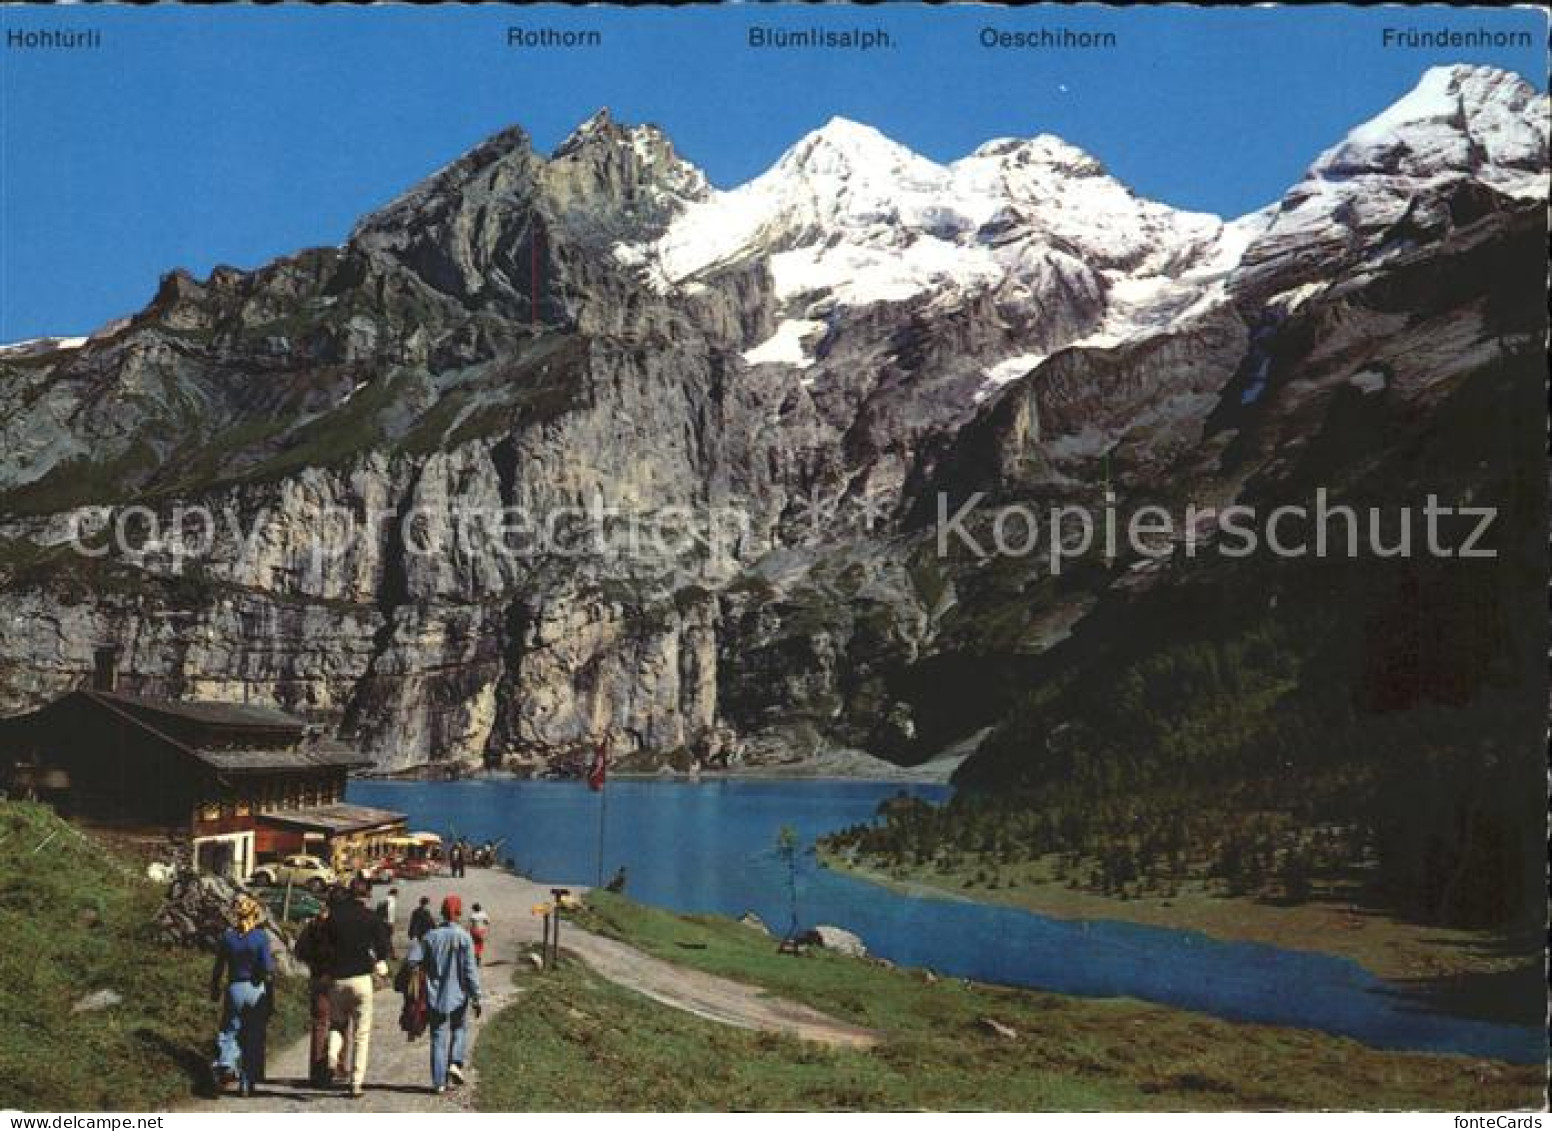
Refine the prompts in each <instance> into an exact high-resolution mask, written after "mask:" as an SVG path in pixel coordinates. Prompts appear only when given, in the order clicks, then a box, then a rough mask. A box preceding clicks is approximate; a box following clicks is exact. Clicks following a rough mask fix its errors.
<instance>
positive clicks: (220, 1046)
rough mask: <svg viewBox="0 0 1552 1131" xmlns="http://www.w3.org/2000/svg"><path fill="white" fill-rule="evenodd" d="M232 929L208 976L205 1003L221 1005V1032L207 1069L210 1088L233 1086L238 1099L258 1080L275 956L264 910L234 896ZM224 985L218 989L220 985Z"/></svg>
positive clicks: (253, 901)
mask: <svg viewBox="0 0 1552 1131" xmlns="http://www.w3.org/2000/svg"><path fill="white" fill-rule="evenodd" d="M234 910H235V912H236V919H237V926H235V927H228V928H227V929H226V930H225V931H224V932H223V933H222V935H221V939H220V941H219V942H218V944H217V946H216V962H215V968H214V969H213V970H211V972H210V1000H211V1001H220V1002H223V1003H224V1004H223V1008H222V1010H221V1030H220V1032H219V1033H217V1034H216V1059H215V1063H214V1064H213V1065H211V1072H212V1075H213V1076H214V1078H215V1083H216V1087H217V1088H218V1089H225V1088H226V1087H228V1086H230V1085H231V1084H232V1083H233V1082H235V1083H236V1084H237V1085H238V1089H239V1091H240V1093H241V1094H242V1095H244V1096H251V1095H252V1094H253V1086H254V1084H256V1083H259V1082H261V1081H262V1080H263V1079H264V1067H265V1066H264V1059H265V1038H266V1036H267V1030H268V1028H269V1016H270V1012H271V1010H272V1007H273V1001H274V994H275V956H274V954H273V953H272V951H271V950H270V945H269V932H267V931H266V930H265V929H264V927H263V925H262V924H263V922H264V909H263V908H262V907H261V906H260V905H259V902H258V900H256V899H254V898H253V897H252V896H247V895H244V896H239V897H238V899H237V903H236V906H235V908H234ZM223 980H224V981H225V986H224V988H223V985H222V982H223Z"/></svg>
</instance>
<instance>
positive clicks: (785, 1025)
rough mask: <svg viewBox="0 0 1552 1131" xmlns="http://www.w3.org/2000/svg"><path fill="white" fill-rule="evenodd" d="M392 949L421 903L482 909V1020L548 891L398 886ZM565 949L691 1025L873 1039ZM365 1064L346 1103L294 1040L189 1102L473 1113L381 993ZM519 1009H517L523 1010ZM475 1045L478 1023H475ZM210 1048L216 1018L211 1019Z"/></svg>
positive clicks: (503, 877)
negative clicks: (446, 900)
mask: <svg viewBox="0 0 1552 1131" xmlns="http://www.w3.org/2000/svg"><path fill="white" fill-rule="evenodd" d="M399 892H400V895H399V923H398V927H397V929H398V946H399V950H400V953H401V954H402V953H403V951H404V948H405V946H406V945H407V943H406V940H405V938H404V934H403V931H404V925H405V924H406V923H407V922H408V921H409V915H410V911H411V910H412V909H413V908H414V906H415V904H416V903H417V902H418V901H419V899H420V897H421V896H423V895H425V896H429V897H430V898H431V902H432V906H433V908H435V907H436V906H437V905H438V904H440V903H441V901H442V897H443V896H445V895H448V894H450V893H454V892H456V893H457V894H458V895H460V896H462V897H463V904H464V909H465V912H466V913H467V910H468V908H469V907H470V906H471V905H472V904H475V903H479V904H481V905H482V906H483V907H484V908H485V910H486V911H487V912H489V914H490V917H491V924H492V929H491V941H490V944H489V948H488V950H487V953H486V959H485V967H484V969H483V970H482V971H481V973H482V982H483V989H484V995H483V996H484V1002H485V1019H487V1020H488V1019H489V1018H491V1017H493V1016H495V1014H496V1013H497V1012H499V1011H500V1010H501V1009H502V1008H504V1007H506V1006H508V1005H510V1004H512V1003H513V1002H514V1001H515V1000H516V999H517V998H518V997H520V996H521V994H522V991H521V990H520V989H519V988H518V987H517V986H515V985H514V984H513V982H512V973H513V964H514V963H515V962H517V961H518V958H519V956H520V954H521V953H522V951H523V950H524V949H525V948H526V947H527V944H529V943H531V942H537V941H538V939H539V934H540V920H539V919H537V918H536V917H534V915H533V914H532V913H531V911H530V909H531V908H532V907H533V905H534V904H536V903H541V902H544V901H545V900H547V899H548V898H549V888H548V887H546V886H544V885H542V884H536V883H533V882H532V881H529V880H524V879H520V878H518V877H516V876H513V875H510V874H508V873H505V872H498V871H493V870H486V869H478V868H476V869H471V870H470V872H469V874H468V875H467V876H466V877H465V878H463V879H461V880H449V879H437V880H425V881H419V882H405V883H401V884H400V885H399ZM561 945H562V947H564V948H565V949H566V950H569V951H572V952H574V953H576V954H577V955H579V956H580V957H581V958H582V959H583V960H584V961H586V962H587V963H588V965H589V966H591V967H592V968H593V969H595V970H597V971H598V973H599V974H601V975H602V976H603V977H605V978H608V979H609V980H610V981H611V982H615V983H616V984H618V985H621V986H625V987H627V988H628V989H632V990H635V991H636V992H638V993H641V994H643V995H645V996H646V997H650V998H652V999H653V1000H654V1001H657V1002H661V1003H662V1004H664V1005H668V1006H672V1007H673V1008H675V1009H682V1010H684V1011H685V1012H687V1013H692V1014H694V1015H696V1016H697V1017H704V1018H707V1019H708V1020H712V1021H718V1022H721V1023H722V1024H725V1025H733V1026H737V1027H738V1028H742V1029H760V1030H765V1031H768V1032H773V1033H785V1034H788V1035H791V1036H795V1037H800V1038H802V1039H804V1040H810V1041H817V1042H821V1043H824V1044H831V1045H840V1046H846V1047H851V1048H867V1047H870V1046H872V1045H873V1044H875V1043H877V1041H878V1035H877V1034H876V1033H872V1032H870V1031H868V1030H866V1029H861V1028H858V1027H856V1026H854V1025H847V1024H845V1023H843V1022H840V1021H837V1020H835V1019H834V1018H832V1017H828V1016H826V1015H825V1014H823V1013H820V1012H819V1011H818V1010H815V1009H810V1008H809V1007H807V1006H804V1005H799V1004H797V1003H795V1002H790V1001H784V1000H782V999H780V998H775V997H769V996H767V995H766V994H765V993H764V992H763V991H761V990H759V989H756V988H754V987H751V986H746V985H744V984H742V983H740V982H735V981H732V980H730V979H727V978H720V977H717V976H716V975H712V974H705V973H701V972H699V971H696V970H690V969H687V968H685V967H682V966H676V965H674V964H673V963H670V962H664V961H662V960H661V959H657V958H653V957H651V956H650V955H647V954H643V953H642V952H641V951H639V950H636V949H635V948H634V947H631V946H627V945H626V944H624V943H621V942H617V941H615V940H613V939H606V938H602V937H600V936H598V935H593V934H589V933H588V932H586V931H582V930H580V929H577V928H575V927H571V926H570V925H569V924H568V925H567V929H566V930H565V932H564V933H563V935H562V938H561ZM374 1006H375V1008H374V1013H373V1024H372V1050H371V1061H370V1066H369V1068H368V1071H367V1079H366V1095H364V1096H363V1097H361V1098H360V1099H354V1100H353V1099H351V1098H350V1097H349V1096H348V1095H346V1094H345V1093H344V1092H343V1091H338V1090H330V1089H321V1088H314V1087H313V1086H312V1085H310V1084H308V1083H307V1041H306V1040H305V1039H304V1040H301V1041H297V1042H295V1043H293V1044H291V1045H290V1046H288V1047H286V1048H283V1049H272V1050H271V1053H270V1064H269V1075H270V1080H269V1082H268V1083H266V1084H264V1085H262V1086H261V1087H260V1088H258V1089H257V1091H256V1092H255V1094H254V1096H253V1097H252V1098H251V1099H239V1098H236V1097H235V1096H226V1097H223V1098H221V1099H202V1100H198V1101H195V1102H194V1103H192V1104H190V1105H189V1106H188V1107H187V1108H186V1109H185V1110H190V1111H217V1110H221V1111H276V1112H289V1111H317V1112H328V1111H459V1110H465V1111H467V1110H471V1101H472V1098H473V1084H474V1073H473V1072H472V1071H471V1072H470V1073H469V1084H468V1086H466V1087H463V1088H459V1089H452V1090H450V1091H448V1092H447V1093H446V1094H445V1095H441V1096H438V1095H435V1094H434V1093H433V1092H432V1091H431V1067H430V1052H429V1048H428V1045H427V1042H426V1039H425V1038H424V1037H422V1038H421V1039H420V1040H418V1041H415V1042H413V1043H411V1042H410V1041H407V1040H406V1039H405V1037H404V1034H403V1033H402V1032H401V1031H400V1029H399V995H398V994H396V993H394V992H393V991H392V990H383V991H381V992H379V993H378V995H377V1000H376V1002H375V1003H374ZM518 1008H521V1006H519V1007H518ZM473 1025H474V1032H473V1037H474V1040H475V1041H476V1042H478V1040H479V1035H480V1029H481V1027H482V1025H483V1022H480V1021H476V1022H473ZM211 1032H212V1040H213V1039H214V1020H213V1019H212V1029H211Z"/></svg>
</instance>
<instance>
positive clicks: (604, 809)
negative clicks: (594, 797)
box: [596, 779, 609, 887]
mask: <svg viewBox="0 0 1552 1131" xmlns="http://www.w3.org/2000/svg"><path fill="white" fill-rule="evenodd" d="M608 814H609V782H608V780H607V779H606V780H605V781H604V784H603V787H602V788H601V789H599V791H598V883H597V885H596V886H597V887H603V886H604V823H605V820H606V819H607V817H608Z"/></svg>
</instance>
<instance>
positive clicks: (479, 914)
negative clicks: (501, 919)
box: [469, 903, 490, 966]
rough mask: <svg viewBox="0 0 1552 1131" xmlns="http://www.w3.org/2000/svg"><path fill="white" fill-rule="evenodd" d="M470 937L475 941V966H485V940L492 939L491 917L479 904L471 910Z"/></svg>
mask: <svg viewBox="0 0 1552 1131" xmlns="http://www.w3.org/2000/svg"><path fill="white" fill-rule="evenodd" d="M469 937H470V938H472V939H473V940H474V964H475V965H476V966H483V965H485V940H486V939H488V938H490V915H489V914H488V913H487V912H486V911H485V910H484V909H483V908H482V907H481V906H480V905H479V904H478V903H476V904H475V905H474V906H473V907H471V908H470V909H469Z"/></svg>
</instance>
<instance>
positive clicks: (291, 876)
mask: <svg viewBox="0 0 1552 1131" xmlns="http://www.w3.org/2000/svg"><path fill="white" fill-rule="evenodd" d="M252 879H253V882H254V883H256V884H268V885H269V886H271V887H285V886H286V884H288V883H289V884H293V885H295V886H297V887H305V888H306V889H307V890H308V891H311V892H321V891H324V890H325V889H327V888H329V887H330V886H332V885H333V884H336V883H338V882H339V878H338V877H337V876H335V874H334V869H333V868H331V867H329V866H328V865H327V864H325V863H324V862H323V861H322V860H320V859H318V857H316V856H287V857H286V858H285V859H284V860H281V861H279V862H277V863H272V864H261V865H259V867H257V868H255V869H254V871H253V877H252Z"/></svg>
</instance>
